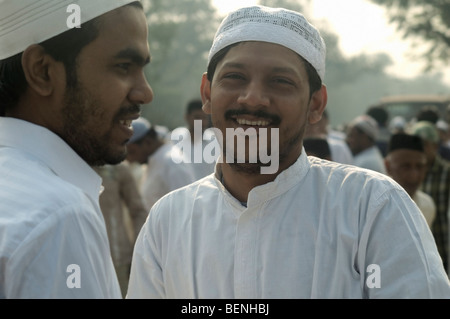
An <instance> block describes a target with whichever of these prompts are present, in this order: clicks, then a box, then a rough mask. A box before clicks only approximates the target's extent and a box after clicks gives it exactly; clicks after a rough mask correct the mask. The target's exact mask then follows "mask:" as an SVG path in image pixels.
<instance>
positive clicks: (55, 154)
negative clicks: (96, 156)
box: [0, 117, 102, 202]
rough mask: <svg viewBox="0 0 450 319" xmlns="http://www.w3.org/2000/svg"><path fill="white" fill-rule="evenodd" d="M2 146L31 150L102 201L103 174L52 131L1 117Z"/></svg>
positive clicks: (0, 134)
mask: <svg viewBox="0 0 450 319" xmlns="http://www.w3.org/2000/svg"><path fill="white" fill-rule="evenodd" d="M0 146H6V147H12V148H16V149H20V150H22V151H25V152H27V153H28V154H30V155H31V156H33V157H35V158H36V159H38V160H39V161H41V162H42V163H44V164H45V165H46V166H48V167H49V168H50V169H51V170H52V171H53V172H54V173H55V174H56V175H58V176H59V177H61V178H62V179H64V180H65V181H67V182H69V183H71V184H73V185H75V186H77V187H78V188H80V189H82V190H83V191H84V192H86V194H88V195H89V196H90V197H91V198H92V199H93V200H95V202H98V197H99V194H100V190H101V186H102V185H101V184H102V179H101V177H100V176H99V175H98V174H97V173H96V172H95V171H94V170H93V169H92V168H91V167H90V166H89V165H88V164H87V163H86V162H85V161H84V160H83V159H82V158H81V157H79V156H78V154H76V153H75V151H74V150H73V149H72V148H70V147H69V145H67V144H66V143H65V142H64V141H63V140H62V139H61V138H60V137H59V136H58V135H56V134H54V133H53V132H51V131H50V130H48V129H46V128H44V127H42V126H38V125H35V124H32V123H30V122H26V121H23V120H18V119H13V118H3V117H0Z"/></svg>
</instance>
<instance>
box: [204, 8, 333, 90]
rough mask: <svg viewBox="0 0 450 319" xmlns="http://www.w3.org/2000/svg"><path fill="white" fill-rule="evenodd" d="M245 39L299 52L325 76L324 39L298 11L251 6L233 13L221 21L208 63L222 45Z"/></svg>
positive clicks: (320, 74) (223, 46) (322, 77)
mask: <svg viewBox="0 0 450 319" xmlns="http://www.w3.org/2000/svg"><path fill="white" fill-rule="evenodd" d="M244 41H261V42H269V43H275V44H279V45H282V46H284V47H286V48H288V49H291V50H292V51H294V52H296V53H297V54H299V55H300V56H301V57H303V58H304V59H305V60H306V61H308V62H309V63H310V64H311V65H312V66H313V67H314V68H315V69H316V71H317V73H318V74H319V76H320V78H321V79H322V81H323V80H324V78H325V55H326V46H325V42H324V40H323V39H322V37H321V36H320V33H319V31H318V30H317V29H316V28H315V27H314V26H313V25H311V24H310V23H309V22H308V21H307V20H306V18H305V17H304V16H303V15H302V14H301V13H299V12H295V11H291V10H287V9H283V8H269V7H265V6H252V7H246V8H241V9H238V10H236V11H233V12H231V13H230V14H228V16H226V17H225V19H224V20H223V21H222V23H221V25H220V26H219V29H218V30H217V32H216V35H215V37H214V41H213V45H212V47H211V50H210V52H209V57H208V65H209V63H210V62H211V59H212V58H213V57H214V55H215V54H216V53H217V52H219V51H220V50H222V49H223V48H225V47H227V46H229V45H231V44H235V43H238V42H244Z"/></svg>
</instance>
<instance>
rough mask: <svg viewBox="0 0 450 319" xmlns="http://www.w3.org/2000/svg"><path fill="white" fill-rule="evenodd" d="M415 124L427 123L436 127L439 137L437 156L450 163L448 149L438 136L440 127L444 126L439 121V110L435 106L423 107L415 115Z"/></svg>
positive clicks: (449, 149) (449, 150) (449, 151)
mask: <svg viewBox="0 0 450 319" xmlns="http://www.w3.org/2000/svg"><path fill="white" fill-rule="evenodd" d="M416 122H428V123H431V124H433V125H434V126H435V127H436V129H437V131H438V135H439V149H438V153H439V156H441V157H442V158H443V159H444V160H446V161H450V147H448V146H447V145H446V143H445V140H444V139H443V138H442V136H441V134H440V133H441V132H440V131H441V128H442V125H443V124H444V125H445V122H443V121H442V120H440V115H439V109H438V108H437V107H436V106H435V105H425V106H423V107H422V108H421V109H420V111H419V112H418V113H417V115H416Z"/></svg>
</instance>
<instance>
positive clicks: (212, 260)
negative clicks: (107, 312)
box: [128, 6, 450, 299]
mask: <svg viewBox="0 0 450 319" xmlns="http://www.w3.org/2000/svg"><path fill="white" fill-rule="evenodd" d="M324 76H325V44H324V42H323V40H322V38H321V36H320V34H319V32H318V31H317V30H316V29H315V28H314V27H313V26H312V25H311V24H309V23H308V22H307V20H306V19H305V17H304V16H303V15H301V14H300V13H298V12H293V11H289V10H285V9H280V8H278V9H275V8H268V7H263V6H254V7H248V8H242V9H239V10H237V11H235V12H232V13H230V14H229V15H228V16H227V17H226V18H225V19H224V21H223V22H222V24H221V26H220V27H219V30H218V31H217V33H216V36H215V38H214V42H213V46H212V48H211V52H210V58H209V61H208V72H207V74H205V75H204V76H203V78H202V83H201V94H202V99H203V108H204V110H205V112H207V113H208V114H211V118H212V123H213V126H214V127H215V129H216V130H218V131H220V132H221V134H218V135H219V136H220V135H222V136H223V140H224V141H222V145H224V146H223V147H222V160H221V161H218V163H217V164H216V168H215V172H214V174H211V175H209V176H207V177H205V178H204V179H202V180H200V181H197V182H195V183H193V184H191V185H189V186H187V187H184V188H182V189H179V190H176V191H174V192H172V193H170V194H168V195H167V196H165V197H164V198H162V199H161V200H160V201H158V202H157V203H156V204H155V205H154V206H153V208H152V210H151V211H150V215H149V218H148V219H147V221H146V223H145V225H144V226H143V228H142V230H141V232H140V234H139V238H138V240H137V242H136V246H135V249H134V256H133V261H132V269H131V277H130V284H129V289H128V298H180V299H185V298H186V299H189V298H202V299H203V298H206V299H208V298H210V299H216V298H238V299H253V298H268V299H271V298H448V297H450V286H449V281H448V278H447V275H446V274H445V271H444V268H443V265H442V260H441V259H440V257H439V254H438V252H437V249H436V245H435V243H434V240H433V237H432V235H431V233H430V230H429V227H428V225H427V224H426V222H425V220H424V219H423V217H422V216H421V212H420V211H419V209H418V208H417V206H416V205H415V204H414V202H413V201H412V200H411V198H410V197H409V196H408V194H407V193H406V192H405V191H404V190H403V189H402V188H401V187H400V186H399V185H398V184H396V183H394V182H393V181H392V180H391V179H390V178H388V177H387V176H385V175H382V174H380V173H377V172H373V171H369V170H363V169H360V168H357V167H355V166H345V165H342V164H338V163H335V162H330V161H325V160H322V159H319V158H315V157H310V158H308V156H307V154H306V152H305V150H304V148H303V137H304V134H305V128H306V126H307V124H308V123H309V124H314V123H316V122H317V121H319V120H320V118H321V116H322V113H323V111H324V109H325V106H326V103H327V90H326V87H325V86H324V85H323V84H322V81H323V80H324ZM263 129H265V130H268V131H269V132H270V134H273V133H274V132H277V134H278V139H277V140H276V142H275V143H274V142H273V141H272V139H271V138H270V139H267V140H266V141H265V142H267V145H264V143H260V142H261V138H262V136H261V134H260V133H262V132H263V131H262V130H263ZM247 130H251V131H253V132H254V133H253V134H248V139H247V140H243V143H248V142H250V139H251V138H254V137H255V136H256V138H257V139H258V143H257V144H256V145H258V147H260V146H262V147H266V148H267V149H268V150H270V151H274V150H278V160H279V165H278V170H276V172H273V173H270V174H262V173H261V170H260V168H263V167H264V165H266V164H265V163H264V162H263V161H256V162H252V161H251V155H252V152H251V151H250V150H247V153H246V157H244V161H242V162H239V161H236V160H235V159H236V158H237V153H238V151H239V148H240V147H242V145H234V147H229V146H228V145H227V144H228V143H227V141H228V140H227V139H228V138H229V134H231V135H235V134H233V132H237V131H241V132H245V131H247ZM233 138H234V136H233ZM269 140H270V141H271V142H270V143H269V142H268V141H269ZM274 144H276V145H274ZM258 151H259V150H258ZM230 153H231V154H230ZM228 159H231V160H228Z"/></svg>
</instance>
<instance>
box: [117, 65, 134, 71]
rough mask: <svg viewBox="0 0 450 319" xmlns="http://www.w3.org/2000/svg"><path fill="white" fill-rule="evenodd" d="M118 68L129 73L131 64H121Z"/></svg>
mask: <svg viewBox="0 0 450 319" xmlns="http://www.w3.org/2000/svg"><path fill="white" fill-rule="evenodd" d="M116 66H117V67H118V68H120V69H122V70H124V71H128V70H129V69H130V66H131V64H130V63H119V64H117V65H116Z"/></svg>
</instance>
